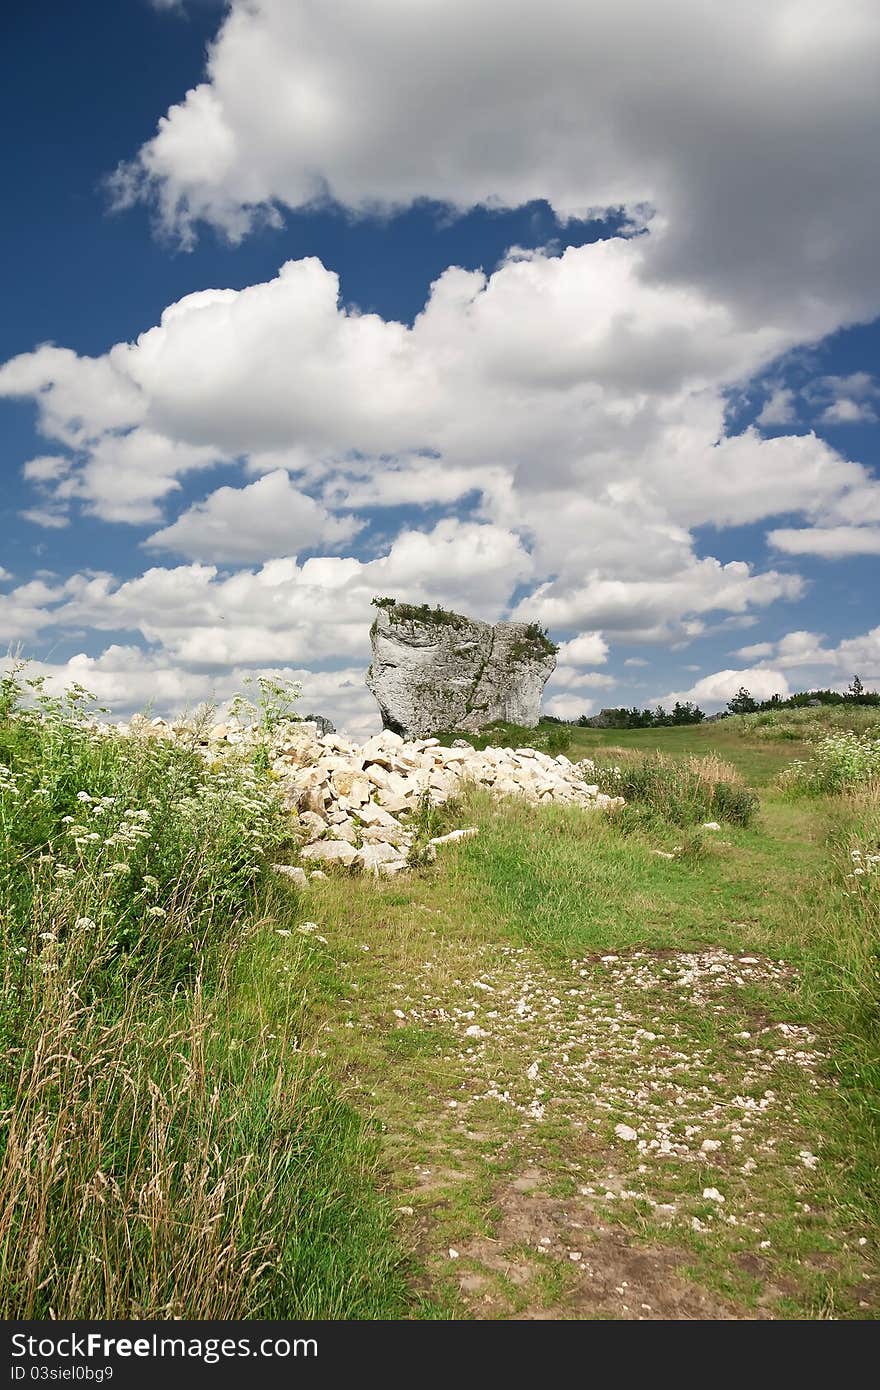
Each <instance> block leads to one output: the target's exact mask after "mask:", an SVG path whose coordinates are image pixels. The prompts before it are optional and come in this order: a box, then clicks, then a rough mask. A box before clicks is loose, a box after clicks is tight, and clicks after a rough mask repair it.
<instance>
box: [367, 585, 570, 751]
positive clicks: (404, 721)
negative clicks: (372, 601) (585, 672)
mask: <svg viewBox="0 0 880 1390" xmlns="http://www.w3.org/2000/svg"><path fill="white" fill-rule="evenodd" d="M370 638H371V641H372V644H373V659H372V662H371V664H370V668H369V670H368V671H367V677H366V680H367V685H368V687H369V689H370V690H371V691H372V693H373V695H374V696H375V698H376V700H377V702H378V705H379V709H380V712H381V715H382V723H383V725H384V726H385V728H386V729H392V730H394V732H396V733H400V734H406V735H408V736H411V737H421V736H424V735H426V734H431V733H433V732H435V730H437V729H470V730H474V731H475V730H478V729H482V728H484V727H485V726H486V725H487V724H491V723H493V722H494V721H495V720H499V719H501V720H505V721H507V722H508V723H511V724H521V725H523V726H524V727H525V728H534V726H535V725H536V724H537V722H538V712H539V709H540V705H541V694H542V692H543V690H544V686H545V685H546V683H547V679H548V677H549V676H550V674H551V672H552V671H553V669H554V667H555V666H556V648H555V647H554V646H553V644H552V642H550V641H549V640H548V638H547V637H545V636H544V634H543V633H542V631H541V629H540V628H539V627H538V626H537V625H536V624H534V623H496V624H495V625H494V626H493V625H492V624H491V623H484V622H480V621H479V619H476V618H466V617H464V616H463V615H462V614H460V613H448V612H445V611H443V610H441V609H431V608H428V607H427V605H425V606H423V607H421V608H415V607H413V606H412V605H410V604H405V603H388V602H385V603H382V604H380V605H379V607H378V608H377V613H376V619H375V621H374V623H373V626H372V628H371V630H370Z"/></svg>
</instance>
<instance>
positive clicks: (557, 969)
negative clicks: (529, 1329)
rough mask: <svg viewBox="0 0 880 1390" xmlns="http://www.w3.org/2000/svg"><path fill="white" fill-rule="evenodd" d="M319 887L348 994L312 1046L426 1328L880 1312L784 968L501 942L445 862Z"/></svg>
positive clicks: (833, 1102) (790, 972)
mask: <svg viewBox="0 0 880 1390" xmlns="http://www.w3.org/2000/svg"><path fill="white" fill-rule="evenodd" d="M801 849H802V845H801ZM475 852H476V851H475V850H473V849H471V850H469V851H464V852H463V853H471V854H473V853H475ZM743 853H745V852H743ZM767 853H768V849H767V845H766V844H765V843H764V842H763V841H761V842H760V843H759V842H757V841H756V843H755V848H754V852H753V854H752V852H751V851H749V854H751V855H752V858H753V859H754V863H751V864H750V865H748V864H746V861H745V859H744V858H743V859H742V862H741V863H740V862H738V863H737V865H736V866H735V867H734V868H733V869H732V870H731V872H735V873H736V874H738V875H739V874H742V873H744V872H749V873H752V874H753V876H754V877H756V881H757V882H758V884H759V885H760V883H761V882H762V881H763V872H764V859H763V856H766V855H767ZM723 862H724V863H726V862H727V860H724V861H723ZM477 886H478V885H477ZM326 891H327V893H328V894H330V897H329V898H325V899H323V900H322V897H321V895H320V894H318V895H316V897H315V899H314V900H313V901H314V906H315V916H316V917H317V918H319V921H320V925H319V926H317V927H311V928H308V929H307V930H309V931H311V932H312V933H313V935H314V933H315V932H318V931H320V933H321V934H322V935H326V938H327V945H326V949H327V951H328V952H329V953H330V955H331V957H332V959H333V968H334V970H336V971H337V972H338V974H339V976H340V977H341V978H342V980H343V981H344V982H345V983H344V985H343V987H342V988H341V990H340V991H339V992H338V994H337V996H336V997H335V999H334V1002H333V1004H332V1007H331V1008H330V1009H329V1011H328V1014H327V1017H326V1020H325V1024H324V1027H323V1031H322V1032H321V1034H320V1043H319V1049H318V1050H319V1051H320V1053H321V1055H322V1056H324V1057H326V1058H328V1059H331V1060H332V1062H333V1065H334V1069H335V1070H336V1071H337V1073H338V1074H340V1075H341V1076H342V1077H343V1079H344V1081H345V1084H346V1085H347V1087H348V1089H349V1093H350V1094H351V1097H352V1100H353V1102H354V1104H355V1105H356V1106H357V1108H358V1109H359V1110H360V1111H361V1113H369V1112H371V1113H372V1114H373V1115H374V1116H375V1118H376V1120H377V1122H378V1123H379V1124H380V1126H381V1128H382V1130H383V1134H384V1147H383V1155H384V1158H383V1162H384V1166H385V1169H386V1172H387V1173H388V1174H389V1177H390V1184H391V1189H392V1192H393V1197H394V1202H395V1206H396V1207H397V1210H398V1214H399V1217H400V1230H401V1235H402V1239H403V1240H404V1242H405V1243H406V1244H407V1245H408V1247H409V1248H410V1249H411V1250H412V1251H413V1252H414V1254H415V1256H416V1259H417V1261H418V1264H419V1266H420V1268H421V1271H422V1272H421V1274H420V1276H419V1277H418V1284H419V1287H420V1289H421V1291H422V1292H423V1294H424V1296H425V1297H426V1299H427V1300H428V1301H429V1302H430V1304H431V1305H432V1307H433V1308H434V1310H435V1315H436V1310H437V1309H438V1307H439V1309H440V1310H441V1311H442V1312H445V1313H446V1314H447V1315H449V1316H473V1317H478V1318H595V1317H600V1318H606V1317H610V1318H625V1319H630V1318H635V1319H646V1318H647V1319H650V1318H701V1319H702V1318H742V1317H758V1318H780V1317H835V1316H837V1317H847V1318H858V1317H870V1316H872V1315H876V1313H877V1312H878V1311H880V1284H878V1282H877V1281H876V1279H875V1277H874V1265H873V1263H872V1261H873V1237H872V1233H871V1232H870V1231H868V1230H864V1229H862V1228H861V1226H860V1222H861V1220H862V1218H861V1217H860V1215H859V1213H858V1210H857V1209H855V1208H851V1207H848V1206H847V1205H845V1204H844V1203H843V1201H842V1199H841V1193H842V1192H844V1191H846V1190H847V1187H846V1183H845V1182H843V1181H841V1170H840V1167H839V1164H840V1162H841V1158H840V1155H839V1153H837V1154H835V1153H833V1152H832V1151H831V1150H832V1149H833V1145H829V1143H828V1142H827V1139H826V1136H827V1134H828V1133H829V1132H830V1130H831V1128H832V1123H831V1122H832V1119H833V1117H834V1115H835V1111H836V1108H837V1104H838V1102H837V1096H836V1093H835V1086H834V1081H833V1079H832V1076H831V1069H830V1068H829V1066H828V1060H829V1059H828V1057H827V1055H826V1045H825V1044H824V1043H823V1041H822V1040H821V1038H820V1037H817V1036H815V1035H814V1034H813V1033H812V1032H811V1031H810V1030H809V1029H807V1028H806V1027H805V1026H804V1024H803V1020H802V1019H800V1018H799V1016H798V974H797V970H796V969H795V968H794V966H793V965H792V964H791V963H790V962H789V961H787V960H786V959H785V958H784V957H783V958H779V957H770V956H768V955H767V954H766V953H762V952H759V951H757V950H755V949H750V950H748V951H746V950H743V951H739V952H737V951H732V950H729V949H722V948H720V947H707V948H704V949H699V950H688V951H685V950H674V949H653V950H649V949H647V948H644V949H639V948H634V949H631V950H627V951H622V950H618V951H607V952H604V953H602V954H599V953H595V954H588V955H580V956H578V957H577V958H571V959H569V960H567V961H565V960H562V961H560V960H559V959H558V958H556V959H554V958H553V956H552V955H548V954H547V953H546V952H544V951H543V950H537V949H533V948H531V947H529V946H524V945H514V944H511V943H510V938H509V936H507V932H506V929H505V925H504V923H503V922H500V923H499V922H498V921H497V920H496V919H493V918H492V917H491V916H490V915H489V914H488V913H487V912H486V911H483V912H481V911H480V908H481V907H482V904H481V903H480V904H478V906H477V907H473V904H474V902H475V901H476V900H475V899H474V897H473V894H474V891H475V880H474V879H473V877H472V876H471V875H470V871H468V873H465V872H464V871H463V872H462V875H461V876H460V878H459V879H458V881H457V882H456V880H455V877H454V874H453V872H452V870H451V869H450V868H449V867H448V866H447V868H446V872H445V874H436V875H433V876H429V877H427V878H425V879H423V880H421V881H419V880H414V881H413V882H412V883H411V884H410V885H409V886H408V887H407V888H406V889H404V888H402V887H401V886H400V885H398V886H396V887H394V888H381V887H380V888H377V889H368V890H361V891H362V892H368V893H370V894H371V895H372V896H371V897H370V898H369V899H367V898H365V897H363V898H361V897H358V898H355V897H353V896H352V895H351V893H350V891H349V893H348V896H347V897H346V898H345V899H343V897H342V895H341V893H340V892H339V891H338V890H337V889H335V888H330V887H328V889H327V890H326ZM467 895H470V910H468V902H467ZM322 901H323V903H324V904H325V905H326V907H327V908H328V911H327V912H326V913H325V914H322V912H321V910H320V909H321V906H322ZM334 917H335V919H336V921H337V923H338V928H334V927H333V926H332V920H333V918H334ZM493 920H494V921H495V928H496V929H495V930H492V927H491V923H492V921H493ZM742 925H743V930H744V934H745V932H746V925H745V924H742ZM736 926H737V924H736V923H731V922H729V921H728V922H726V923H725V924H724V932H723V936H724V939H726V940H727V942H728V943H729V942H730V940H731V937H732V935H735V930H736ZM606 930H607V929H606ZM719 934H722V933H719ZM487 937H490V938H493V939H489V940H487Z"/></svg>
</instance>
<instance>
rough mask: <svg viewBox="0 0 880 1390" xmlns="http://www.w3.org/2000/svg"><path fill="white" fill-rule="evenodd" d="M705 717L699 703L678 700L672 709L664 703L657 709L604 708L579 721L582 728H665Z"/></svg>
mask: <svg viewBox="0 0 880 1390" xmlns="http://www.w3.org/2000/svg"><path fill="white" fill-rule="evenodd" d="M705 718H706V713H705V711H704V710H701V709H700V707H699V705H694V704H692V703H691V701H690V700H685V702H684V703H682V702H681V701H680V700H676V702H675V704H674V705H673V706H672V709H671V710H666V709H664V708H663V706H662V705H657V707H656V709H639V708H638V706H637V705H633V707H632V709H625V708H623V707H621V708H620V709H603V710H602V711H601V713H599V714H595V715H593V716H592V718H590V717H588V716H587V715H586V714H582V715H581V717H580V719H579V720H578V721H577V722H578V724H579V725H580V726H581V728H587V727H592V728H594V729H595V728H600V729H664V728H668V727H671V726H673V725H678V724H701V723H702V722H703V720H704V719H705Z"/></svg>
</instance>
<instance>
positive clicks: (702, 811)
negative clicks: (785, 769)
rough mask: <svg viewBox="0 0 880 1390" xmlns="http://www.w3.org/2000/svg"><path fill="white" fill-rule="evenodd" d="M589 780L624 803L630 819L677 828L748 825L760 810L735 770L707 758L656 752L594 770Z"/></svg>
mask: <svg viewBox="0 0 880 1390" xmlns="http://www.w3.org/2000/svg"><path fill="white" fill-rule="evenodd" d="M591 775H592V776H593V778H594V779H595V781H596V782H597V783H598V785H599V789H600V790H601V791H603V792H606V793H607V794H608V795H609V796H623V797H625V798H626V802H627V806H626V807H625V808H624V809H625V810H628V811H629V815H630V818H631V819H632V817H633V816H634V815H638V813H640V812H647V813H649V814H651V815H654V816H657V817H658V818H659V819H660V820H663V821H666V822H668V823H670V824H672V825H679V826H687V825H694V824H696V823H697V822H703V821H710V820H717V821H727V822H729V823H730V824H733V825H749V824H750V823H751V821H752V820H753V818H754V815H755V812H756V810H757V807H758V798H757V796H756V795H755V793H754V792H753V791H750V790H749V788H748V787H744V786H743V785H742V784H741V783H740V782H739V781H738V778H737V774H736V771H735V769H734V768H732V767H730V766H729V765H727V764H724V763H722V762H720V760H719V759H717V758H715V757H711V756H710V757H708V758H687V759H683V760H681V761H678V760H675V759H673V758H668V757H665V756H664V755H663V754H662V753H654V754H650V755H648V756H640V757H638V758H632V759H621V760H620V761H619V762H618V763H615V764H614V765H613V766H605V767H601V766H597V767H595V769H594V771H593V772H592V774H591Z"/></svg>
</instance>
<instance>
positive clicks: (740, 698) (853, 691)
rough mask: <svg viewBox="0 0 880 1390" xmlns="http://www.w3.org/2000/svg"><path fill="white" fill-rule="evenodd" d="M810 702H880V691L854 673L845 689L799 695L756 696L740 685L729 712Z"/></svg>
mask: <svg viewBox="0 0 880 1390" xmlns="http://www.w3.org/2000/svg"><path fill="white" fill-rule="evenodd" d="M809 705H880V691H876V690H866V689H865V687H864V685H863V684H862V681H861V678H860V677H859V676H853V678H852V680H851V681H850V683H849V685H848V686H847V688H846V690H843V691H840V690H801V691H799V692H798V693H797V694H796V695H787V696H786V698H785V699H783V698H782V696H781V695H771V696H770V699H769V700H756V699H755V698H754V696H753V695H752V694H751V693H750V692H749V691H748V690H747V689H746V687H745V686H744V685H741V686H740V688H739V690H738V691H737V692H736V694H735V695H734V697H733V699H732V700H728V702H727V709H726V711H725V713H726V714H759V713H761V712H762V711H763V710H768V709H804V708H805V707H807V706H809Z"/></svg>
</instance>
